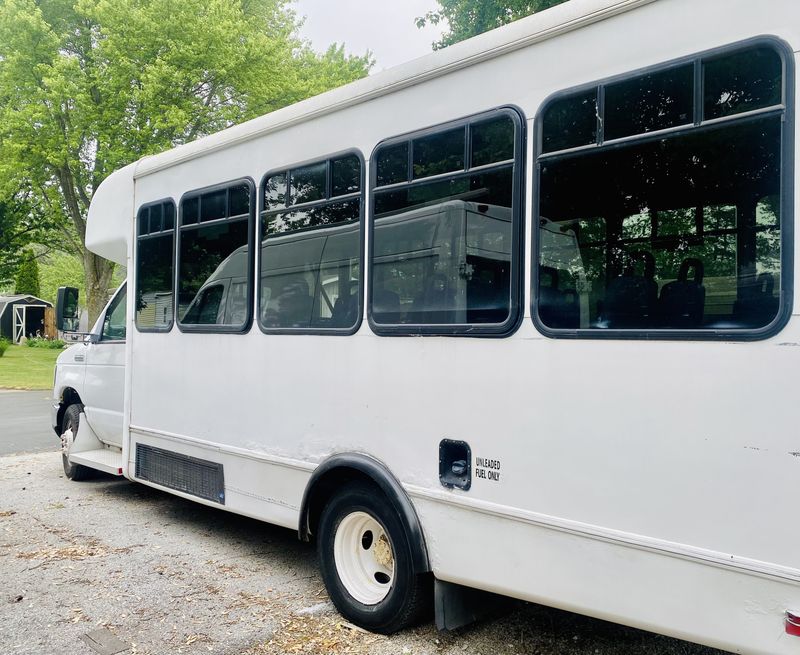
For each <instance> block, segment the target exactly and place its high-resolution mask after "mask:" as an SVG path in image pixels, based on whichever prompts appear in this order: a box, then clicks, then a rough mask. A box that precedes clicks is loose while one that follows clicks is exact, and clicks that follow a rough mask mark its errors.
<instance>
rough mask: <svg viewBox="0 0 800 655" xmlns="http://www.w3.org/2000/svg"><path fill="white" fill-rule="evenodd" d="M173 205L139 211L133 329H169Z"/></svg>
mask: <svg viewBox="0 0 800 655" xmlns="http://www.w3.org/2000/svg"><path fill="white" fill-rule="evenodd" d="M174 228H175V205H173V204H172V202H171V201H166V202H162V203H157V204H154V205H149V206H147V207H142V208H141V209H140V210H139V213H138V217H137V238H136V305H135V306H136V326H137V327H138V328H139V329H140V330H166V329H169V328H170V327H171V326H172V312H173V301H172V300H173V298H172V288H173V273H174V270H175V269H174V259H175V257H174V252H175V229H174Z"/></svg>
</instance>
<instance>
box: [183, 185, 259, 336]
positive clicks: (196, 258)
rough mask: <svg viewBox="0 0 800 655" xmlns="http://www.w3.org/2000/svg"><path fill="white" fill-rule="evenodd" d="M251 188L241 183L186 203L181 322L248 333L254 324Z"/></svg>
mask: <svg viewBox="0 0 800 655" xmlns="http://www.w3.org/2000/svg"><path fill="white" fill-rule="evenodd" d="M251 195H252V192H251V186H250V184H249V182H238V183H236V184H233V185H228V186H225V187H221V188H220V187H218V188H215V189H211V190H209V191H201V192H194V193H192V194H190V195H188V196H187V197H185V198H184V199H183V200H182V201H181V212H180V230H179V237H180V238H179V249H178V253H179V258H178V261H179V264H178V324H179V325H180V327H181V329H189V330H191V329H200V330H204V331H209V330H210V331H231V330H244V329H246V327H247V325H248V323H249V321H250V302H249V298H250V295H249V289H250V284H249V280H250V259H251V258H250V246H249V243H250V233H251V230H250V225H251V220H252V214H253V212H252V203H251Z"/></svg>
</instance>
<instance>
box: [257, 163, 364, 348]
mask: <svg viewBox="0 0 800 655" xmlns="http://www.w3.org/2000/svg"><path fill="white" fill-rule="evenodd" d="M348 155H355V156H356V157H357V158H358V163H359V167H360V168H359V176H358V184H359V190H358V193H355V192H352V193H346V194H342V195H339V196H334V197H332V198H325V199H323V200H314V201H312V202H304V203H298V204H291V205H287V206H286V207H284V208H282V209H266V207H265V202H264V186H265V185H266V183H267V180H268V179H269V178H270V177H272V176H274V175H277V174H279V173H290V172H291V171H292V170H294V169H296V168H304V167H306V166H312V165H314V164H320V163H323V162H324V163H325V164H326V172H325V175H326V180H325V186H326V192H327V191H328V190H330V191H333V175H332V170H331V165H330V161H331V160H333V159H342V158H344V157H347V156H348ZM286 185H287V186H286V188H287V193H288V190H289V188H290V178H289V176H287V179H286ZM366 194H367V189H366V161H365V159H364V154H363V153H362V152H361V150H359V149H358V148H347V149H345V150H337V151H336V152H333V153H331V154H329V155H323V156H322V157H315V158H313V159H306V160H303V161H300V162H297V163H294V164H287V165H285V166H280V167H277V168H272V169H270V170H268V171H267V172H266V173H264V175H263V176H262V177H261V181H260V182H259V185H258V198H257V202H258V208H257V209H258V211H257V215H256V242H257V244H258V258H257V260H256V268H255V270H256V287H255V294H256V298H255V305H256V316H255V323H256V324H257V325H258V328H259V329H260V330H261V332H262V333H263V334H276V335H277V334H283V335H309V334H313V335H317V336H329V337H332V336H339V337H348V336H352V335H353V334H355V333H356V332H358V331H359V330H360V329H361V325H362V323H363V322H364V300H365V298H364V275H365V270H364V263H365V260H364V239H365V236H366V230H365V221H366ZM356 198H358V269H359V271H360V275H359V279H358V318H357V320H356V322H355V325H353V326H351V327H347V328H321V327H313V328H312V327H307V328H290V327H266V326H264V324H263V323H262V322H261V255H262V250H263V248H262V245H261V244H262V242H263V236H264V235H263V234H262V225H261V223H262V214H268V215H270V216H271V215H275V214H280V213H285V212H290V211H293V210H294V209H295V208H299V209H300V210H303V209H308V208H309V207H327V206H330V205H332V204H336V203H339V202H350V201H353V200H355V199H356ZM350 223H352V221H350V222H348V223H342V224H341V225H349V224H350ZM312 231H313V230H312V229H309V230H303V232H305V233H310V232H312Z"/></svg>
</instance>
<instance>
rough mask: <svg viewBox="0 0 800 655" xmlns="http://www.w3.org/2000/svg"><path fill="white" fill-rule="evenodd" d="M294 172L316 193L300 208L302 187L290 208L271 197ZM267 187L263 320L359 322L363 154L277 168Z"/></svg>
mask: <svg viewBox="0 0 800 655" xmlns="http://www.w3.org/2000/svg"><path fill="white" fill-rule="evenodd" d="M298 171H299V172H300V174H299V175H298ZM287 176H288V177H289V179H292V180H297V179H300V177H301V176H302V177H303V179H306V180H310V181H309V183H308V187H313V194H312V193H309V192H304V195H303V196H302V197H303V202H305V203H310V204H305V205H303V206H302V207H298V208H296V209H294V208H293V206H294V205H296V204H299V202H300V200H296V198H297V196H296V195H294V193H296V192H293V196H292V200H291V201H290V203H289V207H288V208H287V207H286V205H283V206H279V205H277V204H276V203H274V202H273V203H270V198H271V197H274V196H275V195H276V194H275V189H277V188H279V187H280V185H281V183H282V182H281V180H285V179H286V177H287ZM273 180H277V181H275V182H273ZM293 184H295V182H293ZM264 194H265V205H264V206H265V207H267V208H268V210H267V211H265V212H263V213H262V214H261V236H262V242H261V274H260V280H261V283H260V287H259V320H260V323H261V326H262V327H263V328H265V329H267V330H274V329H286V330H298V329H305V330H315V331H316V330H350V329H352V328H353V327H354V326H355V325H356V324H357V323H358V320H359V317H360V307H359V295H360V294H359V285H360V279H361V272H360V263H359V262H360V252H361V160H360V158H359V157H358V156H356V155H345V156H342V157H337V158H335V159H329V160H325V161H323V162H319V163H316V164H312V165H310V166H306V167H303V168H300V169H292V170H291V171H286V172H280V173H276V174H273V175H270V176H269V177H268V178H266V179H265V180H264ZM312 197H313V198H314V200H313V201H310V200H309V198H312Z"/></svg>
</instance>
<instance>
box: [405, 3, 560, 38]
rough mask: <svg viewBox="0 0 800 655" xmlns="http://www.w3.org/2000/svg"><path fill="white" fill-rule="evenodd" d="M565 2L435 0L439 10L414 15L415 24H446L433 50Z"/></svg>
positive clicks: (421, 25)
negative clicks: (446, 28)
mask: <svg viewBox="0 0 800 655" xmlns="http://www.w3.org/2000/svg"><path fill="white" fill-rule="evenodd" d="M565 1H566V0H437V2H438V4H439V11H429V12H428V13H427V14H425V15H424V16H422V17H420V18H417V27H420V28H421V27H424V26H425V25H427V24H431V25H438V24H439V23H441V22H442V21H445V22H446V23H447V25H448V27H449V31H448V32H447V33H446V34H444V35H443V36H442V39H441V41H437V42H436V43H434V44H433V48H434V50H439V49H441V48H446V47H447V46H449V45H453V44H454V43H458V42H459V41H464V40H465V39H469V38H470V37H473V36H476V35H478V34H482V33H483V32H488V31H489V30H493V29H495V28H496V27H500V26H501V25H505V24H506V23H510V22H512V21H515V20H517V19H519V18H524V17H525V16H529V15H530V14H533V13H535V12H537V11H542V10H543V9H548V8H550V7H554V6H555V5H559V4H561V3H562V2H565Z"/></svg>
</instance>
